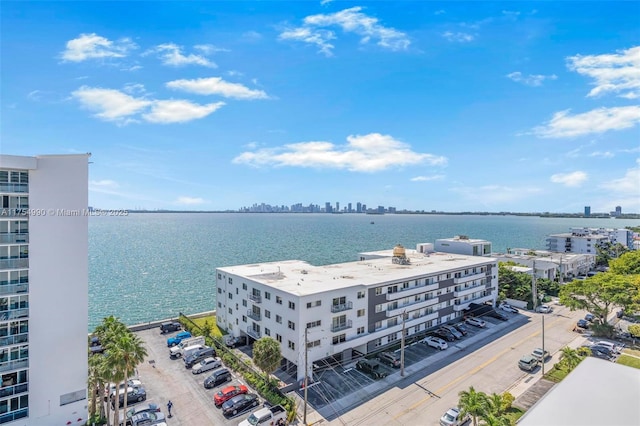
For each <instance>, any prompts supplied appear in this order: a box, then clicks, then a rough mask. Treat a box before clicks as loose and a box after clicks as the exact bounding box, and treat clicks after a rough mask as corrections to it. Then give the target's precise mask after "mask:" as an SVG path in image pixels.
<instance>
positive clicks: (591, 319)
mask: <svg viewBox="0 0 640 426" xmlns="http://www.w3.org/2000/svg"><path fill="white" fill-rule="evenodd" d="M584 319H586V320H587V321H589V322H593V320H594V319H596V317H595V315H593V314H589V313H587V314H586V315H585V316H584Z"/></svg>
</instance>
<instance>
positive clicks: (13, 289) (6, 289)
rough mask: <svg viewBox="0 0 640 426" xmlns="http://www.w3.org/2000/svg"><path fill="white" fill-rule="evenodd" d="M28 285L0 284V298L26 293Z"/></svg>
mask: <svg viewBox="0 0 640 426" xmlns="http://www.w3.org/2000/svg"><path fill="white" fill-rule="evenodd" d="M28 292H29V283H22V284H6V285H5V284H3V283H1V282H0V296H4V295H7V294H16V293H28Z"/></svg>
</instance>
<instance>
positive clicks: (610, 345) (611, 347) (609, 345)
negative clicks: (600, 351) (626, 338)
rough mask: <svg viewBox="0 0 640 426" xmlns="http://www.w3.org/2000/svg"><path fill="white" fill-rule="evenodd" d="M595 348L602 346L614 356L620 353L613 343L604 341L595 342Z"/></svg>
mask: <svg viewBox="0 0 640 426" xmlns="http://www.w3.org/2000/svg"><path fill="white" fill-rule="evenodd" d="M595 346H604V347H605V348H608V349H609V350H610V351H611V352H613V353H614V354H619V353H620V352H621V348H620V347H619V346H618V345H616V344H615V343H611V342H607V341H606V340H600V341H598V342H596V344H595Z"/></svg>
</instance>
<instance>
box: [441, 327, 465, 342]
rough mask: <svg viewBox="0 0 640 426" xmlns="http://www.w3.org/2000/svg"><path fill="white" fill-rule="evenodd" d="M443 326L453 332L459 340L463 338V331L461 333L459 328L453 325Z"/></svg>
mask: <svg viewBox="0 0 640 426" xmlns="http://www.w3.org/2000/svg"><path fill="white" fill-rule="evenodd" d="M441 328H442V329H444V330H447V331H448V332H449V333H451V334H453V336H454V337H455V338H456V339H458V340H460V339H462V337H463V335H462V333H460V331H458V329H457V328H455V327H454V326H452V325H443V326H442V327H441Z"/></svg>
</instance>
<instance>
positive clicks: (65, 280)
mask: <svg viewBox="0 0 640 426" xmlns="http://www.w3.org/2000/svg"><path fill="white" fill-rule="evenodd" d="M88 156H89V155H88V154H85V155H61V156H55V155H52V156H37V157H19V156H10V155H0V199H1V200H2V208H1V210H0V375H1V376H2V384H1V387H0V424H2V423H7V424H11V425H21V426H22V425H30V426H32V425H38V426H40V425H42V426H45V425H46V426H51V425H67V424H74V425H75V424H84V422H86V420H87V329H88V217H87V216H88V215H87V213H86V212H87V206H88ZM68 422H70V423H68Z"/></svg>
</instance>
